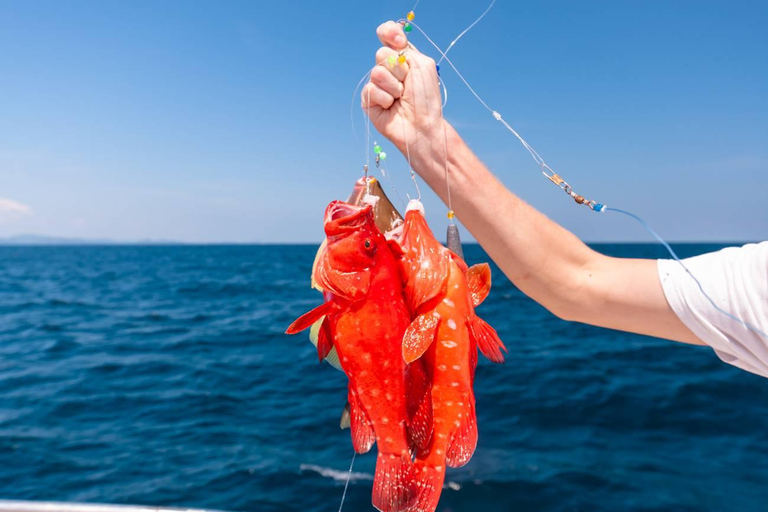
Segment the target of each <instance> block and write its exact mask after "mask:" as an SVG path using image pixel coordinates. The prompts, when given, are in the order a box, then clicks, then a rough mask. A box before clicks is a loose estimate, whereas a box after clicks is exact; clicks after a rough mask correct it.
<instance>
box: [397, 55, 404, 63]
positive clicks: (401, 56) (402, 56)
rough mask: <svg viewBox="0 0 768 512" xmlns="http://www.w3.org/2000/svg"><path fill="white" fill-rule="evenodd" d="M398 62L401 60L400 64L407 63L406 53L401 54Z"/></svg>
mask: <svg viewBox="0 0 768 512" xmlns="http://www.w3.org/2000/svg"><path fill="white" fill-rule="evenodd" d="M397 62H399V63H400V64H404V63H405V54H403V55H400V56H399V57H398V58H397Z"/></svg>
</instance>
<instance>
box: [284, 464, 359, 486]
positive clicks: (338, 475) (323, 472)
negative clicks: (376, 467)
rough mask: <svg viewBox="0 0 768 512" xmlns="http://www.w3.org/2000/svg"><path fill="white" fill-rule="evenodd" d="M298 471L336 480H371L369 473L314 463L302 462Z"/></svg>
mask: <svg viewBox="0 0 768 512" xmlns="http://www.w3.org/2000/svg"><path fill="white" fill-rule="evenodd" d="M299 471H300V472H301V473H304V472H306V471H311V472H313V473H318V474H319V475H320V476H324V477H326V478H333V479H334V480H336V481H337V482H346V481H347V477H349V481H350V482H356V481H361V480H373V475H371V474H370V473H358V472H356V471H353V472H352V473H350V472H349V471H348V470H345V471H339V470H338V469H333V468H325V467H323V466H317V465H315V464H302V465H300V466H299Z"/></svg>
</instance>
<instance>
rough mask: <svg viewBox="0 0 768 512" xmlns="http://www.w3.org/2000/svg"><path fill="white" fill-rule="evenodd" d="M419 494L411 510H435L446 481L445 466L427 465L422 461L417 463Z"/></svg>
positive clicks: (432, 511)
mask: <svg viewBox="0 0 768 512" xmlns="http://www.w3.org/2000/svg"><path fill="white" fill-rule="evenodd" d="M414 469H415V472H416V478H417V479H418V484H417V485H418V489H419V495H418V498H417V499H416V504H415V505H414V506H413V508H412V509H410V510H409V512H434V511H435V509H436V508H437V504H438V503H439V502H440V494H441V493H442V492H443V482H444V481H445V467H443V466H432V465H427V464H426V463H424V462H422V461H417V462H416V464H415V468H414Z"/></svg>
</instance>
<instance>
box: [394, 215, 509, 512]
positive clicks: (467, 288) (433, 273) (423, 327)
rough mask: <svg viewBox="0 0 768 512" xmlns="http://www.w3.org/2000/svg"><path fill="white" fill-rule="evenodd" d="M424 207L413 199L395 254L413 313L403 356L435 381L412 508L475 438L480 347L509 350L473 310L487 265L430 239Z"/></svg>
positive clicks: (435, 489) (489, 351)
mask: <svg viewBox="0 0 768 512" xmlns="http://www.w3.org/2000/svg"><path fill="white" fill-rule="evenodd" d="M423 212H424V208H423V206H422V205H421V203H420V202H419V201H417V200H414V201H411V204H409V205H408V210H407V212H406V214H405V225H404V227H403V232H402V235H401V237H400V250H401V254H400V255H399V263H400V268H401V274H402V278H403V280H404V283H405V297H406V300H407V301H408V302H409V305H410V307H411V308H412V310H413V311H414V312H415V314H416V318H415V320H414V321H413V323H412V324H411V325H410V326H409V327H408V329H407V330H406V333H405V336H404V339H403V357H404V359H405V360H406V362H408V363H412V362H413V361H416V360H417V359H419V358H421V359H422V360H424V362H425V366H426V371H427V375H428V376H429V379H430V381H431V384H432V405H433V422H434V430H433V434H432V438H431V441H430V443H429V445H428V446H427V448H426V449H425V450H420V451H418V452H417V453H416V462H415V466H416V474H417V478H418V479H419V498H418V501H417V504H416V505H415V506H414V508H413V509H412V510H413V511H414V512H416V511H418V512H424V511H429V512H431V511H434V510H435V508H436V507H437V504H438V501H439V500H440V493H441V491H442V488H443V481H444V479H445V468H446V466H450V467H459V466H463V465H464V464H466V463H467V462H469V459H470V458H471V457H472V454H473V453H474V451H475V447H476V446H477V418H476V416H475V395H474V392H473V384H474V378H475V367H476V366H477V349H478V348H479V349H480V351H481V352H482V353H483V354H484V355H485V356H486V357H488V359H490V360H491V361H494V362H496V363H501V362H503V361H504V356H503V355H502V353H501V350H502V349H503V350H506V349H505V348H504V345H503V344H502V342H501V340H500V339H499V337H498V335H497V334H496V331H495V330H494V329H493V328H492V327H491V326H490V325H488V324H487V323H485V322H484V321H483V320H482V319H481V318H480V317H478V316H477V315H476V314H475V307H476V306H478V305H479V304H480V303H481V302H482V301H483V300H485V298H486V297H487V296H488V292H489V291H490V287H491V271H490V267H489V266H488V264H487V263H483V264H480V265H474V266H473V267H471V268H469V269H468V268H467V265H466V263H464V261H463V260H462V259H461V258H460V257H458V256H456V255H455V254H453V253H452V252H451V251H449V250H448V249H447V248H445V247H444V246H443V245H442V244H440V242H438V241H437V240H436V239H435V237H434V236H433V234H432V232H431V231H430V229H429V226H427V221H426V219H425V218H424V214H423Z"/></svg>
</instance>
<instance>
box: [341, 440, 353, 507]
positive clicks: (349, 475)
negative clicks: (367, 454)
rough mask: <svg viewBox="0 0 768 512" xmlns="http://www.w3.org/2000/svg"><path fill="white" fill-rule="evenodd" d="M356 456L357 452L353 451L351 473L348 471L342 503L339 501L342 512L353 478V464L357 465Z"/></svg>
mask: <svg viewBox="0 0 768 512" xmlns="http://www.w3.org/2000/svg"><path fill="white" fill-rule="evenodd" d="M355 457H357V452H356V451H354V450H353V451H352V462H351V463H350V464H349V473H347V483H345V484H344V494H342V495H341V503H339V512H341V507H343V506H344V500H345V499H346V497H347V487H349V480H350V479H351V478H352V466H354V465H355Z"/></svg>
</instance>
